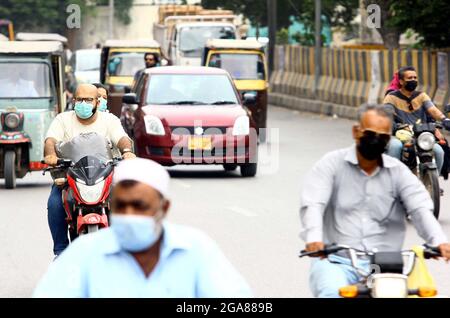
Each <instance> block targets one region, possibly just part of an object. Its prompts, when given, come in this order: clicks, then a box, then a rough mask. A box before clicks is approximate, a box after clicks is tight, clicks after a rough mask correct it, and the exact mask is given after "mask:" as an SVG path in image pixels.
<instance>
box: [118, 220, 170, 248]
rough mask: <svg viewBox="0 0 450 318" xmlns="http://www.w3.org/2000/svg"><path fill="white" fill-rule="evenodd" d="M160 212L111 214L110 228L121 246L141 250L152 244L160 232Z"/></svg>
mask: <svg viewBox="0 0 450 318" xmlns="http://www.w3.org/2000/svg"><path fill="white" fill-rule="evenodd" d="M161 214H162V212H158V213H157V214H156V215H155V216H153V217H151V216H145V215H121V214H114V213H113V214H111V229H112V230H113V231H114V233H115V234H116V238H117V240H118V242H119V244H120V246H121V248H122V249H123V250H125V251H127V252H141V251H144V250H146V249H148V248H150V247H151V246H152V245H154V244H155V243H156V242H157V241H158V239H159V238H160V237H161V233H162V217H161V216H160V215H161Z"/></svg>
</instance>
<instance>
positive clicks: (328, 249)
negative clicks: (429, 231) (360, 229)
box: [299, 244, 442, 259]
mask: <svg viewBox="0 0 450 318" xmlns="http://www.w3.org/2000/svg"><path fill="white" fill-rule="evenodd" d="M424 247H425V249H424V251H423V255H424V257H425V258H426V259H429V258H433V257H441V256H442V254H441V251H440V250H439V248H438V247H434V246H429V245H427V244H425V245H424ZM342 250H354V251H355V252H356V253H357V254H358V255H362V254H365V255H372V254H373V253H372V252H364V251H360V250H357V249H352V248H351V247H348V246H345V245H337V244H329V245H325V248H324V249H323V250H320V251H313V252H307V251H306V250H302V251H301V252H300V255H299V257H305V256H310V257H317V256H328V255H330V254H334V253H337V252H339V251H342Z"/></svg>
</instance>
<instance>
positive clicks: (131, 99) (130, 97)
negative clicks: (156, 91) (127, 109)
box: [122, 93, 138, 105]
mask: <svg viewBox="0 0 450 318" xmlns="http://www.w3.org/2000/svg"><path fill="white" fill-rule="evenodd" d="M122 102H124V103H125V104H130V105H131V104H138V101H137V97H136V94H135V93H128V94H125V95H123V97H122Z"/></svg>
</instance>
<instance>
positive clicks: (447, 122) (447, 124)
mask: <svg viewBox="0 0 450 318" xmlns="http://www.w3.org/2000/svg"><path fill="white" fill-rule="evenodd" d="M442 126H444V128H445V129H446V130H450V118H445V119H444V120H442Z"/></svg>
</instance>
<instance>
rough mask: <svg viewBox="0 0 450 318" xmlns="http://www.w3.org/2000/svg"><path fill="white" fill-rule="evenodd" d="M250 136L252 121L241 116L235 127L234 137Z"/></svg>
mask: <svg viewBox="0 0 450 318" xmlns="http://www.w3.org/2000/svg"><path fill="white" fill-rule="evenodd" d="M248 134H250V119H249V118H248V116H240V117H238V118H237V119H236V121H235V122H234V126H233V136H246V135H248Z"/></svg>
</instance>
